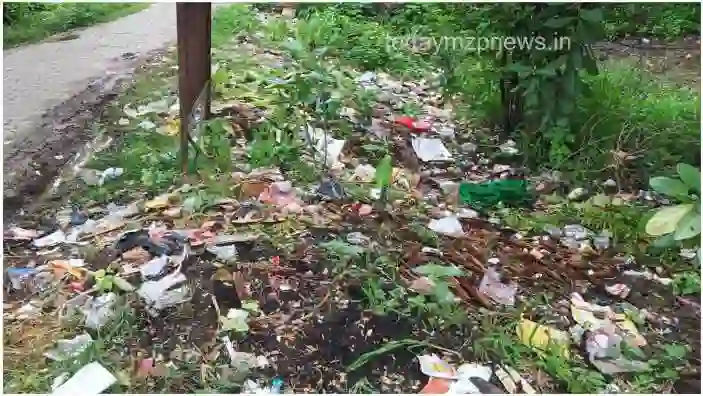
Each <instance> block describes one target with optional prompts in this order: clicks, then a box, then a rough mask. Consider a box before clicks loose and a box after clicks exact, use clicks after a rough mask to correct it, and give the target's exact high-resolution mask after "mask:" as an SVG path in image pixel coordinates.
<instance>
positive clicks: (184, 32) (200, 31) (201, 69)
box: [176, 3, 212, 176]
mask: <svg viewBox="0 0 703 396" xmlns="http://www.w3.org/2000/svg"><path fill="white" fill-rule="evenodd" d="M211 18H212V4H211V3H177V4H176V26H177V30H178V33H177V34H178V91H179V103H180V114H181V115H180V117H181V130H180V133H181V166H182V169H183V175H184V176H186V175H187V174H188V145H189V141H190V140H191V139H190V135H191V134H192V133H193V132H194V131H195V130H196V128H197V124H198V123H199V122H202V121H204V120H207V119H209V118H210V64H211V62H210V60H211V57H210V56H211V54H210V45H211V40H210V39H211V24H210V22H211Z"/></svg>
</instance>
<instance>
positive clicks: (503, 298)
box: [478, 267, 517, 306]
mask: <svg viewBox="0 0 703 396" xmlns="http://www.w3.org/2000/svg"><path fill="white" fill-rule="evenodd" d="M478 291H479V292H481V293H483V294H485V295H486V296H488V297H489V298H490V299H491V300H493V301H495V302H497V303H499V304H503V305H510V306H512V305H515V294H516V293H517V284H516V283H513V282H511V283H509V284H506V283H503V282H502V281H501V276H500V274H499V273H498V271H496V270H495V268H493V267H488V268H487V269H486V273H485V274H483V279H481V285H480V286H479V288H478Z"/></svg>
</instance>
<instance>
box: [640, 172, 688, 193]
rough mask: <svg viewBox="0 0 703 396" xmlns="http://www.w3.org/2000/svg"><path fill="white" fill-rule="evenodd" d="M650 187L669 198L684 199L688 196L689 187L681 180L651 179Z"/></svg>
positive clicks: (668, 178) (661, 177)
mask: <svg viewBox="0 0 703 396" xmlns="http://www.w3.org/2000/svg"><path fill="white" fill-rule="evenodd" d="M649 185H650V186H652V188H653V189H654V190H655V191H656V192H658V193H660V194H664V195H666V196H669V197H682V196H687V195H688V187H686V185H685V184H683V182H681V180H677V179H672V178H670V177H664V176H658V177H653V178H651V179H649Z"/></svg>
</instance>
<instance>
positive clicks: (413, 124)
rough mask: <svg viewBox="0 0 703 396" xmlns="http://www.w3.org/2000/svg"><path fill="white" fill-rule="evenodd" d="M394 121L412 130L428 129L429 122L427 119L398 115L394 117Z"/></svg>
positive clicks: (425, 130)
mask: <svg viewBox="0 0 703 396" xmlns="http://www.w3.org/2000/svg"><path fill="white" fill-rule="evenodd" d="M395 122H396V123H398V124H400V125H402V126H404V127H406V128H408V129H410V130H411V131H413V132H427V131H429V130H430V124H429V123H428V122H427V121H422V120H417V119H415V118H413V117H408V116H402V117H398V118H396V120H395Z"/></svg>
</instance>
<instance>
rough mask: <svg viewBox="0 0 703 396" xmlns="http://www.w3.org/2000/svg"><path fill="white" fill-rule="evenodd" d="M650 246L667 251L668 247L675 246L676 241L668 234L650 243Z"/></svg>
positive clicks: (671, 234) (672, 235)
mask: <svg viewBox="0 0 703 396" xmlns="http://www.w3.org/2000/svg"><path fill="white" fill-rule="evenodd" d="M652 246H653V247H655V248H658V249H668V248H670V247H674V246H676V240H675V239H674V234H673V233H669V234H666V235H663V236H660V237H659V238H657V239H656V240H655V241H654V242H652Z"/></svg>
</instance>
